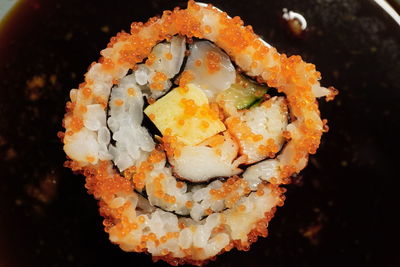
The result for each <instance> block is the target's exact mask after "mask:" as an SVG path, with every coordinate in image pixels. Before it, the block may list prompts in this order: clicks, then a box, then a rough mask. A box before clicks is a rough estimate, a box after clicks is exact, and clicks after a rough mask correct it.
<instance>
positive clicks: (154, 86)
mask: <svg viewBox="0 0 400 267" xmlns="http://www.w3.org/2000/svg"><path fill="white" fill-rule="evenodd" d="M150 89H152V90H159V91H162V90H164V85H163V84H162V83H160V82H152V83H150Z"/></svg>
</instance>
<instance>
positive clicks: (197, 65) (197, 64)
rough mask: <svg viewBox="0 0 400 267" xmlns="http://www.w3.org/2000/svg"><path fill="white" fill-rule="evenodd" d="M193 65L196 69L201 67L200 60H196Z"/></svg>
mask: <svg viewBox="0 0 400 267" xmlns="http://www.w3.org/2000/svg"><path fill="white" fill-rule="evenodd" d="M194 65H195V66H196V67H200V66H201V60H200V59H197V60H196V61H195V62H194Z"/></svg>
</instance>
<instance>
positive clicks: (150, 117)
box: [149, 113, 156, 121]
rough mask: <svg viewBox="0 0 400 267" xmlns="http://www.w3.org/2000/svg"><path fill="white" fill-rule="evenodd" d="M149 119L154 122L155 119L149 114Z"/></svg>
mask: <svg viewBox="0 0 400 267" xmlns="http://www.w3.org/2000/svg"><path fill="white" fill-rule="evenodd" d="M149 119H150V120H152V121H154V120H155V119H156V115H154V114H153V113H151V114H149Z"/></svg>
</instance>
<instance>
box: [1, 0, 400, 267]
mask: <svg viewBox="0 0 400 267" xmlns="http://www.w3.org/2000/svg"><path fill="white" fill-rule="evenodd" d="M213 2H214V1H213ZM267 2H268V3H267ZM214 3H215V5H216V6H217V7H219V8H221V9H223V10H224V11H227V12H228V13H229V14H231V15H239V16H241V17H242V18H243V20H244V21H245V22H246V24H251V25H253V27H254V29H255V31H256V32H257V33H258V34H260V35H262V36H263V37H264V38H265V40H267V41H268V42H270V43H271V44H273V45H275V46H277V47H278V50H279V51H280V52H284V53H287V54H289V55H292V54H299V55H301V56H302V57H303V58H304V59H305V60H306V61H309V62H313V63H315V64H316V65H317V68H318V69H319V70H320V71H321V72H322V76H323V80H322V84H323V85H325V86H329V85H334V86H335V87H336V88H338V89H339V90H340V95H339V96H338V97H337V99H336V100H335V102H333V103H325V102H321V110H322V116H323V118H327V119H328V120H329V126H330V131H329V133H328V134H326V135H324V136H323V140H322V145H321V147H320V149H319V151H318V153H317V155H315V156H313V157H311V160H310V164H309V166H308V167H307V168H306V169H305V170H304V171H303V172H302V173H301V175H300V176H299V177H298V178H297V179H296V182H295V184H293V185H289V186H287V188H288V193H287V200H286V203H285V206H284V207H282V208H279V209H278V212H277V214H276V216H275V218H274V219H273V221H272V222H271V224H270V226H269V232H270V234H269V237H268V238H265V239H264V238H262V239H260V240H259V241H258V242H257V243H255V244H254V245H253V246H252V248H251V250H250V251H249V252H237V251H232V252H230V253H226V254H224V255H221V256H219V257H218V259H217V261H215V262H213V263H211V264H210V265H209V266H245V265H248V266H271V267H272V266H337V265H338V264H340V265H343V264H344V265H346V266H399V265H400V256H399V255H400V254H399V253H398V252H397V250H398V245H395V244H396V243H395V241H397V240H398V237H399V230H398V227H399V226H398V225H399V224H398V221H396V220H395V218H396V217H397V216H396V213H397V211H398V210H399V208H398V205H397V204H398V203H399V201H398V198H397V196H396V195H398V193H397V188H398V187H397V183H396V182H397V180H398V172H397V167H398V151H399V137H398V133H399V129H400V127H399V126H400V125H399V118H398V116H399V114H400V85H399V78H400V28H399V25H397V24H396V23H395V22H394V20H393V19H392V18H391V17H390V16H388V15H387V13H386V12H385V11H384V10H383V9H382V8H380V7H379V6H378V5H377V4H376V3H375V2H374V1H372V0H371V1H367V0H336V1H332V0H310V1H304V0H298V1H297V0H269V1H261V0H255V1H252V0H247V1H222V0H221V1H215V2H214ZM176 5H181V6H184V2H183V1H167V0H155V1H151V2H150V1H143V2H138V1H132V0H129V1H107V2H106V1H104V2H103V1H80V0H79V1H78V0H64V1H61V0H41V1H39V0H30V1H25V2H24V3H23V4H21V6H20V7H19V8H18V9H17V11H16V12H15V13H14V15H13V16H11V18H10V19H9V20H8V21H7V23H6V25H4V27H3V29H2V32H1V35H0V90H1V93H0V160H1V162H0V176H1V177H0V266H17V267H18V266H111V265H113V266H119V265H122V264H125V265H127V266H140V265H144V264H150V263H151V259H150V257H149V256H147V255H142V254H135V253H125V252H122V251H121V250H120V249H119V247H118V246H115V245H113V244H111V243H110V242H109V241H108V237H107V235H106V233H104V231H103V227H102V219H101V217H100V216H99V215H98V212H97V204H96V201H95V200H94V199H93V198H92V196H89V195H87V194H86V191H85V188H84V179H83V177H82V176H74V175H73V174H72V173H71V171H70V170H69V169H65V168H63V162H64V160H65V155H64V152H63V151H62V145H61V143H60V142H59V140H58V138H57V136H56V134H57V131H60V130H62V128H61V119H62V117H63V114H64V104H65V102H66V101H67V99H68V92H69V90H70V89H71V88H73V87H76V86H77V85H78V84H79V83H80V82H82V81H83V73H85V72H86V69H87V66H88V65H89V64H90V63H91V62H92V61H94V60H97V59H98V57H99V51H100V50H101V49H103V48H104V47H105V46H106V44H107V42H108V40H109V38H110V37H111V36H112V35H114V34H115V33H116V32H117V31H120V30H121V29H125V30H129V26H130V23H131V22H132V21H145V20H147V19H148V18H149V17H151V16H154V15H156V14H160V12H161V11H162V10H164V9H172V8H173V7H174V6H176ZM283 8H288V9H290V10H293V11H296V12H299V13H301V14H302V15H303V16H304V17H305V18H306V20H307V22H308V28H307V31H306V32H304V33H303V34H302V35H301V36H300V37H296V36H295V35H293V34H292V33H291V32H290V31H289V30H288V25H287V23H286V22H285V21H283V20H282V19H281V17H282V9H283ZM156 265H158V266H161V265H163V266H165V264H164V263H157V264H156Z"/></svg>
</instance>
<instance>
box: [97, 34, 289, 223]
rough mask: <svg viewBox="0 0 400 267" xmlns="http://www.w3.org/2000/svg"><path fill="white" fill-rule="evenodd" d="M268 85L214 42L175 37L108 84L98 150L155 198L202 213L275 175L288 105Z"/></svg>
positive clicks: (178, 210)
mask: <svg viewBox="0 0 400 267" xmlns="http://www.w3.org/2000/svg"><path fill="white" fill-rule="evenodd" d="M274 92H275V89H273V88H268V87H267V86H266V85H263V84H261V83H257V82H255V81H253V80H252V79H251V78H249V77H248V76H247V75H246V74H245V73H240V72H239V71H238V70H236V68H235V66H234V65H233V64H232V62H231V59H230V58H229V56H228V55H227V54H226V53H225V52H224V51H222V50H221V49H219V48H218V47H216V46H215V45H214V44H213V43H211V42H209V41H203V40H194V41H193V40H186V39H185V38H183V37H180V36H174V37H173V38H172V39H171V40H170V41H168V42H167V41H166V42H163V43H159V44H157V45H156V46H155V47H154V48H153V50H152V52H151V54H150V55H149V56H148V58H147V59H146V60H145V61H144V62H143V63H142V64H139V65H137V67H136V68H135V69H134V70H133V71H132V73H131V74H129V75H127V76H125V77H124V78H122V79H121V80H120V81H119V83H118V84H117V85H115V86H114V87H113V88H112V92H111V96H110V99H109V110H108V118H107V126H108V128H109V130H110V131H111V136H110V132H109V131H108V130H107V129H105V130H103V131H102V132H100V131H99V139H101V140H102V143H101V144H102V145H103V153H104V154H106V155H105V156H107V157H109V159H111V160H113V162H114V164H115V166H116V168H117V169H118V170H119V171H120V172H121V173H122V174H123V175H124V176H125V177H126V178H128V179H131V180H132V183H133V186H134V189H135V190H136V191H137V192H139V193H141V194H142V195H145V196H146V197H147V199H148V201H149V202H150V204H151V205H153V206H158V207H160V208H162V209H164V210H167V211H171V212H174V213H175V214H178V215H185V216H190V217H191V218H192V219H194V220H196V221H199V220H201V219H202V218H203V217H204V216H207V215H210V214H212V213H215V212H220V211H222V210H224V209H226V208H230V207H232V206H233V205H236V204H237V202H238V201H240V199H241V198H242V197H244V196H247V195H248V194H249V193H250V192H252V191H257V192H260V194H262V193H261V192H263V191H262V188H263V183H266V182H267V181H266V180H265V179H263V177H264V176H265V174H263V173H267V174H268V177H270V178H271V177H272V178H273V177H274V175H275V176H276V177H277V176H278V172H279V163H278V159H277V158H276V155H277V153H278V152H279V151H280V150H281V149H282V147H283V145H284V143H285V141H286V137H285V134H286V133H287V131H286V128H287V126H288V117H289V113H288V108H287V103H286V99H285V97H284V96H282V95H278V94H277V93H274ZM274 94H275V96H272V95H274ZM93 112H97V111H96V110H95V111H93ZM99 112H100V111H99ZM287 138H289V137H287ZM110 142H111V143H110ZM263 175H264V176H263Z"/></svg>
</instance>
